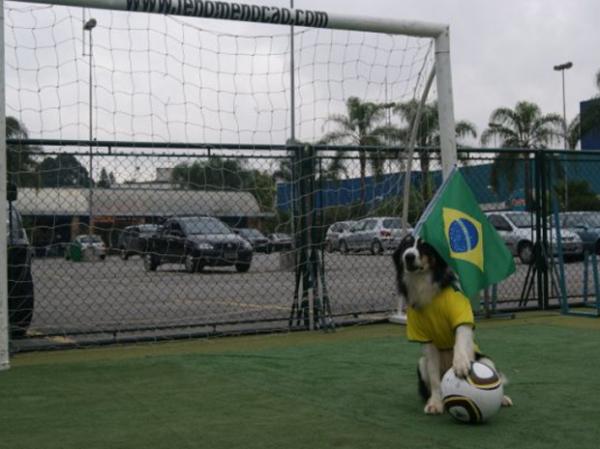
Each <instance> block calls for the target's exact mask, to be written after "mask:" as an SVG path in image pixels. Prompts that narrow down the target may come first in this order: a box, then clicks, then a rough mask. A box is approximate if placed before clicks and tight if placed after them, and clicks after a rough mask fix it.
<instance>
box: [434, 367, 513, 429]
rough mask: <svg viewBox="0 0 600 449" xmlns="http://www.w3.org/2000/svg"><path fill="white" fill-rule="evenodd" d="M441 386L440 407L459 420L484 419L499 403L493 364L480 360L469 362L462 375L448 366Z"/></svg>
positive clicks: (499, 390) (499, 382) (499, 381)
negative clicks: (441, 399)
mask: <svg viewBox="0 0 600 449" xmlns="http://www.w3.org/2000/svg"><path fill="white" fill-rule="evenodd" d="M441 387H442V398H443V400H444V408H445V409H446V411H447V412H448V413H450V414H451V415H452V416H453V417H454V418H456V419H458V420H459V421H462V422H467V423H480V422H483V421H486V420H488V419H489V418H491V417H492V416H494V415H495V414H496V413H498V410H500V407H501V406H502V397H503V396H504V388H503V386H502V379H500V376H499V375H498V373H497V372H496V371H495V370H494V369H493V368H491V367H490V366H488V365H486V364H484V363H481V362H473V363H472V364H471V370H470V371H469V375H468V376H467V377H466V378H464V379H462V378H460V377H458V376H456V374H455V373H454V370H453V369H452V368H450V369H449V370H448V371H447V372H446V374H444V377H443V378H442V385H441Z"/></svg>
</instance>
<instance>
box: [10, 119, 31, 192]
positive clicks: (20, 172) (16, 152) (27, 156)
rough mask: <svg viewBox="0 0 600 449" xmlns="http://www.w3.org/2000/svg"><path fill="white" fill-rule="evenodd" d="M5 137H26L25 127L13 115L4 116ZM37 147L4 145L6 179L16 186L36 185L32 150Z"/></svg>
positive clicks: (27, 136)
mask: <svg viewBox="0 0 600 449" xmlns="http://www.w3.org/2000/svg"><path fill="white" fill-rule="evenodd" d="M6 138H7V139H28V138H29V135H28V132H27V128H26V127H25V125H23V124H22V123H21V122H20V121H19V120H17V119H16V118H15V117H11V116H8V117H6ZM38 150H39V149H38V148H37V147H32V146H30V145H22V144H9V145H7V146H6V164H7V175H8V180H9V181H11V182H14V183H15V184H16V185H17V186H18V187H37V186H38V185H39V179H38V176H37V162H36V161H35V158H34V155H33V152H34V151H38Z"/></svg>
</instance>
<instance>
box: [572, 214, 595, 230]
mask: <svg viewBox="0 0 600 449" xmlns="http://www.w3.org/2000/svg"><path fill="white" fill-rule="evenodd" d="M576 218H577V220H579V219H580V218H581V222H582V223H583V224H584V225H585V226H588V227H590V228H598V227H600V212H587V213H585V214H581V216H577V217H576Z"/></svg>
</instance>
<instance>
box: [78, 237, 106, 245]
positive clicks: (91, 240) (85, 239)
mask: <svg viewBox="0 0 600 449" xmlns="http://www.w3.org/2000/svg"><path fill="white" fill-rule="evenodd" d="M79 241H80V242H81V243H101V242H102V239H101V238H100V236H97V235H83V236H81V237H79Z"/></svg>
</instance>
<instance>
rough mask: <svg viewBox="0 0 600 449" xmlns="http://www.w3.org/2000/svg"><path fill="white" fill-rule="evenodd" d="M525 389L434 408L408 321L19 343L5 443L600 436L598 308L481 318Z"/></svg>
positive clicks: (7, 387) (591, 443)
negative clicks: (495, 399) (59, 345)
mask: <svg viewBox="0 0 600 449" xmlns="http://www.w3.org/2000/svg"><path fill="white" fill-rule="evenodd" d="M477 338H478V341H479V344H480V346H481V347H482V349H483V351H484V352H485V353H487V354H490V355H492V356H493V358H494V359H495V360H496V362H497V364H498V365H499V367H500V368H501V369H502V370H503V371H504V372H505V373H506V374H507V375H508V377H509V378H510V380H511V384H510V385H509V386H508V387H507V389H506V390H507V392H508V394H510V395H511V396H512V398H513V400H514V402H515V406H514V407H513V408H511V409H503V410H501V412H500V414H499V415H497V416H496V417H495V418H494V419H493V420H492V421H490V422H489V423H487V424H484V425H479V426H470V425H465V424H459V423H456V422H454V421H453V420H452V419H451V418H450V417H449V416H448V415H444V416H437V417H432V416H425V415H424V414H423V412H422V409H423V404H422V403H421V401H420V400H419V398H418V396H417V389H416V380H415V364H416V359H417V356H418V354H419V347H418V345H415V344H411V343H408V342H406V340H405V338H404V328H402V327H400V326H394V325H370V326H363V327H354V328H346V329H340V330H338V331H337V332H336V333H334V334H321V333H313V334H309V333H294V334H288V335H272V336H255V337H232V338H222V339H215V340H204V341H190V342H184V343H165V344H154V345H136V346H130V347H114V348H100V349H86V350H72V351H64V352H54V353H30V354H22V355H17V356H16V357H14V358H13V359H12V361H11V369H10V370H8V371H5V372H1V373H0V448H7V449H20V448H27V449H29V448H36V449H54V448H61V449H67V448H73V449H93V448H102V449H107V448H111V449H112V448H128V449H129V448H144V449H148V448H170V449H179V448H210V449H212V448H215V449H220V448H246V449H247V448H260V449H267V448H285V449H293V448H394V449H396V448H407V449H417V448H444V449H446V448H461V449H462V448H478V449H495V448H498V449H499V448H503V449H504V448H511V449H518V448H528V449H532V448H550V447H551V448H577V449H584V448H590V449H591V448H597V447H600V426H599V425H598V422H599V418H600V394H599V393H598V390H597V388H598V387H597V384H598V378H599V375H600V320H594V319H588V318H574V317H562V316H558V315H549V314H545V315H543V314H533V315H532V314H530V315H525V314H524V315H521V316H519V317H517V319H515V320H510V321H509V320H489V321H486V322H480V323H479V324H478V330H477Z"/></svg>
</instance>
